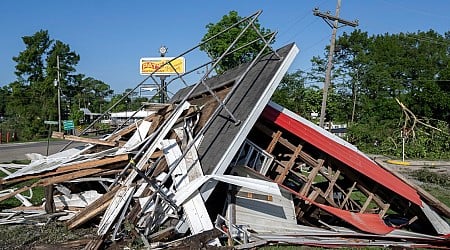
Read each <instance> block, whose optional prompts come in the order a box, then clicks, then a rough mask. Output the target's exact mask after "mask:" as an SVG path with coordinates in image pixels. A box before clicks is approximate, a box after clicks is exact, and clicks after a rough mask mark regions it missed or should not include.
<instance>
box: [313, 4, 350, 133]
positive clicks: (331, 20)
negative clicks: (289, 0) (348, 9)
mask: <svg viewBox="0 0 450 250" xmlns="http://www.w3.org/2000/svg"><path fill="white" fill-rule="evenodd" d="M340 10H341V0H338V1H337V5H336V14H335V15H334V16H332V15H331V14H330V13H329V12H326V13H322V12H320V11H319V9H318V8H315V9H314V10H313V14H314V15H315V16H318V17H321V18H322V19H323V20H324V21H325V22H326V23H327V24H328V25H329V26H330V27H331V28H332V29H333V31H332V34H331V44H330V51H329V52H328V63H327V69H326V71H325V83H324V85H323V96H322V107H321V109H320V122H319V126H320V127H322V128H323V126H324V121H325V113H326V109H327V98H328V88H329V87H330V83H331V68H332V67H333V54H334V47H335V44H336V32H337V29H338V28H340V27H339V24H343V26H346V25H348V26H351V27H356V26H358V21H353V22H351V21H347V20H344V19H341V18H339V12H340ZM341 27H342V26H341Z"/></svg>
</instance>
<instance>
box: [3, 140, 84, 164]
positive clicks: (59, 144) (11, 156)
mask: <svg viewBox="0 0 450 250" xmlns="http://www.w3.org/2000/svg"><path fill="white" fill-rule="evenodd" d="M67 143H69V141H50V143H49V147H48V154H54V153H57V152H59V151H60V150H61V149H62V148H63V147H64V146H65V145H66V144H67ZM80 145H84V143H72V144H71V145H70V146H69V148H70V147H77V146H80ZM28 153H38V154H42V155H47V142H46V141H44V142H25V143H7V144H0V163H9V162H11V161H13V160H25V159H27V157H26V156H25V154H28Z"/></svg>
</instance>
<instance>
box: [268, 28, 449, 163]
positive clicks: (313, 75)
mask: <svg viewBox="0 0 450 250" xmlns="http://www.w3.org/2000/svg"><path fill="white" fill-rule="evenodd" d="M336 48H337V49H336V51H335V54H334V62H333V65H334V68H333V71H332V72H333V76H332V79H333V80H332V88H331V91H330V94H329V97H328V106H327V112H326V119H327V121H328V122H334V123H344V124H347V125H348V129H349V130H348V134H347V138H346V139H347V140H348V141H350V142H352V143H354V144H356V145H358V147H359V148H360V149H362V150H363V151H366V152H370V153H376V154H383V155H394V156H400V155H401V154H402V150H403V148H405V153H406V155H407V156H408V157H412V158H433V159H436V158H450V140H449V139H450V136H449V133H450V131H449V122H450V32H447V33H445V34H444V35H440V34H438V33H437V32H435V31H433V30H429V31H418V32H415V33H399V34H387V33H386V34H381V35H368V33H367V32H363V31H361V30H355V31H353V32H351V33H344V34H343V35H342V36H340V37H339V38H338V39H337V41H336ZM326 58H327V57H326V56H325V55H323V56H317V57H314V58H312V60H311V62H312V69H311V70H310V71H309V72H303V71H301V70H298V71H296V72H294V73H290V74H288V75H287V76H286V77H285V78H284V80H283V82H282V83H281V86H280V87H279V89H278V91H277V92H276V93H275V96H274V98H273V99H274V100H275V101H276V102H279V103H280V104H282V105H284V106H286V107H288V108H290V109H292V110H293V111H294V112H297V113H298V114H300V115H302V116H304V117H306V118H310V113H311V112H314V111H320V105H321V97H322V90H321V89H320V88H319V85H318V84H317V83H322V82H323V81H324V72H325V67H326ZM403 143H405V145H406V146H405V147H403Z"/></svg>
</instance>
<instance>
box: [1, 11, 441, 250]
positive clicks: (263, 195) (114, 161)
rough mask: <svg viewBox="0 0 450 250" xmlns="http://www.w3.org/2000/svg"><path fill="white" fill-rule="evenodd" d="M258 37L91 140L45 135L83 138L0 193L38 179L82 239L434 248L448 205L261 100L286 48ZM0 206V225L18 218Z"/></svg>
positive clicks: (287, 55) (289, 56)
mask: <svg viewBox="0 0 450 250" xmlns="http://www.w3.org/2000/svg"><path fill="white" fill-rule="evenodd" d="M252 18H254V17H253V16H252V17H250V18H249V19H248V20H254V19H252ZM262 39H264V38H262ZM264 41H265V42H266V45H267V46H266V47H265V49H264V51H261V54H260V55H259V56H258V57H256V58H255V59H254V60H253V61H252V62H249V63H245V64H242V65H240V66H239V67H236V68H234V69H232V70H229V71H227V72H225V73H223V74H221V75H216V76H213V77H208V74H209V73H210V72H211V71H208V72H207V74H206V75H205V77H203V78H202V79H201V80H200V81H199V82H198V83H196V84H195V85H192V86H187V87H185V88H183V89H181V90H179V91H178V92H177V93H176V94H175V95H174V96H173V97H172V98H171V101H170V103H168V104H152V103H146V104H145V105H144V106H145V110H147V111H151V115H149V116H148V117H146V118H144V119H142V120H139V121H136V122H134V123H132V124H130V125H128V126H126V127H123V128H120V129H117V130H116V131H114V132H113V133H111V134H108V135H107V136H105V137H104V138H101V139H93V138H84V137H78V136H68V135H64V134H58V133H54V135H53V137H56V138H64V139H66V140H70V141H82V142H87V144H86V145H85V146H83V147H77V148H71V149H66V150H62V151H61V152H59V153H56V154H54V155H50V156H48V157H40V158H37V159H35V160H33V161H32V162H31V163H30V164H29V165H26V166H23V167H22V168H20V169H19V170H17V171H15V172H13V173H10V174H9V175H8V176H7V177H5V178H3V179H2V180H1V181H0V183H1V185H2V188H3V189H4V190H5V189H8V188H9V187H12V185H14V184H18V183H24V182H25V181H28V180H37V181H35V182H33V183H32V184H31V185H28V186H24V187H22V188H20V189H17V190H12V189H10V190H11V191H10V192H7V194H6V195H3V196H1V197H0V201H1V200H5V199H8V198H11V197H14V196H16V197H20V196H22V197H21V198H19V199H22V200H25V201H26V197H23V195H21V193H23V192H25V191H27V190H30V189H32V188H34V187H38V186H41V187H45V190H46V200H45V204H44V207H45V211H46V213H49V214H53V215H54V216H55V217H57V218H58V219H59V220H64V221H65V223H66V225H67V227H68V228H69V229H74V228H77V227H84V226H92V225H95V226H97V227H98V229H97V236H96V237H94V238H93V239H92V240H90V242H89V243H87V245H85V246H84V247H85V248H86V249H99V248H102V247H105V246H107V245H108V244H110V243H111V242H120V241H122V240H125V239H130V238H132V239H141V240H142V242H144V244H145V245H146V246H147V247H149V248H171V249H172V248H184V247H190V248H203V247H208V246H217V247H220V246H232V247H234V248H236V249H240V248H241V249H245V248H252V247H256V246H262V245H266V244H271V243H277V244H295V245H308V246H324V247H337V246H382V247H386V246H395V247H421V248H427V247H430V248H431V247H432V248H445V247H448V246H449V243H450V240H449V236H450V226H449V224H448V220H449V218H450V209H449V208H448V207H446V206H445V205H443V204H442V203H440V202H439V201H437V200H436V199H435V198H433V197H432V196H430V195H429V194H427V193H426V192H425V191H423V190H421V189H420V188H418V187H415V186H414V185H413V184H411V183H409V182H408V181H407V180H404V179H402V178H401V176H397V175H396V174H395V173H392V172H390V171H389V170H387V169H385V168H383V167H382V166H380V165H378V164H377V163H376V162H374V161H372V160H371V159H370V158H368V157H367V156H365V155H364V154H363V153H361V152H360V151H358V149H356V148H355V147H354V146H352V145H350V144H349V143H347V142H345V141H343V140H342V139H340V138H338V137H336V136H334V135H332V134H330V133H329V132H327V131H325V130H323V129H321V128H319V127H317V126H316V125H314V124H312V123H310V122H309V121H307V120H305V119H303V118H302V117H300V116H298V115H296V114H294V113H292V112H290V111H289V110H287V109H285V108H283V107H281V106H279V105H277V104H275V103H273V102H270V98H271V96H272V94H273V92H274V91H275V89H276V87H277V86H278V84H279V82H280V81H281V79H282V77H283V76H284V74H285V73H286V71H287V69H288V68H289V66H290V64H291V63H292V61H293V60H294V58H295V56H296V54H297V53H298V48H297V47H296V45H295V44H289V45H286V46H284V47H282V48H280V49H278V50H276V51H272V50H270V51H269V52H268V48H269V46H268V44H269V43H270V40H269V41H266V40H264ZM263 53H264V55H263ZM169 64H170V62H169ZM213 65H215V64H213ZM180 77H181V76H180ZM24 205H25V203H24ZM2 216H3V217H2V218H1V219H0V223H21V222H23V221H24V220H25V219H24V218H23V217H21V218H19V216H21V215H18V214H14V212H11V213H9V214H8V213H2Z"/></svg>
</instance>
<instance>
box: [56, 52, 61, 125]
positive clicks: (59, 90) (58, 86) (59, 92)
mask: <svg viewBox="0 0 450 250" xmlns="http://www.w3.org/2000/svg"><path fill="white" fill-rule="evenodd" d="M56 68H57V69H58V78H57V88H58V132H61V86H60V79H59V56H56Z"/></svg>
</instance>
